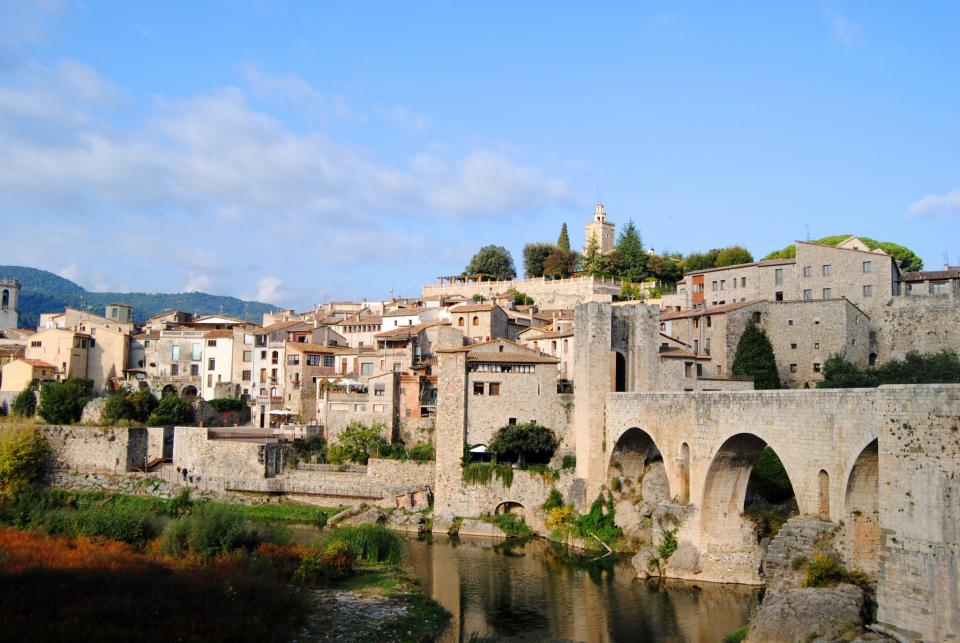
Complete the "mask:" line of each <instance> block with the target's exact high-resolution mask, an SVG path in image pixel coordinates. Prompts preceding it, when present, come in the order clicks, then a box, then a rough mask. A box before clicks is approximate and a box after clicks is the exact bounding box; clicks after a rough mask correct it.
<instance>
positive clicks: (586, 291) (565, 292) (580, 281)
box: [423, 277, 622, 308]
mask: <svg viewBox="0 0 960 643" xmlns="http://www.w3.org/2000/svg"><path fill="white" fill-rule="evenodd" d="M511 288H515V289H516V290H519V291H520V292H523V293H525V294H527V295H529V296H530V297H533V299H534V301H535V302H536V303H537V305H538V306H539V307H540V308H570V307H573V306H575V305H577V304H580V303H583V302H585V301H607V302H609V301H612V300H613V296H614V295H619V294H620V289H621V288H622V285H621V283H620V282H619V281H615V280H611V279H599V278H596V277H574V278H571V279H544V278H534V279H514V280H512V281H486V282H482V283H469V284H428V285H426V286H424V287H423V296H424V297H431V296H437V295H461V296H463V297H464V298H466V299H470V298H472V297H473V296H474V295H483V296H484V297H486V298H487V299H488V300H489V299H493V297H494V296H495V295H498V294H500V293H504V292H507V291H508V290H510V289H511Z"/></svg>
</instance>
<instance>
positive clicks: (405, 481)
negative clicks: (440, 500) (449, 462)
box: [366, 458, 436, 487]
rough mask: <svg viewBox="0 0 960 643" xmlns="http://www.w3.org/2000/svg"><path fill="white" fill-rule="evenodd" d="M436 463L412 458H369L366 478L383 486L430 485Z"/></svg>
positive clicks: (432, 482) (431, 484) (433, 477)
mask: <svg viewBox="0 0 960 643" xmlns="http://www.w3.org/2000/svg"><path fill="white" fill-rule="evenodd" d="M435 467H436V463H435V462H433V461H429V462H414V461H413V460H387V459H384V458H370V460H369V461H368V462H367V474H366V480H367V481H368V482H371V483H373V484H381V485H383V486H385V487H388V486H396V485H408V486H425V487H432V486H433V484H434V480H435V473H434V471H435Z"/></svg>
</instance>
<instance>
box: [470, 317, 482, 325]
mask: <svg viewBox="0 0 960 643" xmlns="http://www.w3.org/2000/svg"><path fill="white" fill-rule="evenodd" d="M471 323H472V324H473V325H474V326H479V325H480V318H479V317H477V316H476V315H474V316H473V321H472V322H471Z"/></svg>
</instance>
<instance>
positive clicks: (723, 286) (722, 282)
mask: <svg viewBox="0 0 960 643" xmlns="http://www.w3.org/2000/svg"><path fill="white" fill-rule="evenodd" d="M726 289H727V280H726V279H721V280H720V290H726Z"/></svg>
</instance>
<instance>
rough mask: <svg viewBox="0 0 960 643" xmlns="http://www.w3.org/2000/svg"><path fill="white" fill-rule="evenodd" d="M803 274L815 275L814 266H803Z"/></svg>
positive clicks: (805, 275) (806, 275) (807, 275)
mask: <svg viewBox="0 0 960 643" xmlns="http://www.w3.org/2000/svg"><path fill="white" fill-rule="evenodd" d="M803 276H804V277H812V276H813V266H804V267H803Z"/></svg>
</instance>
